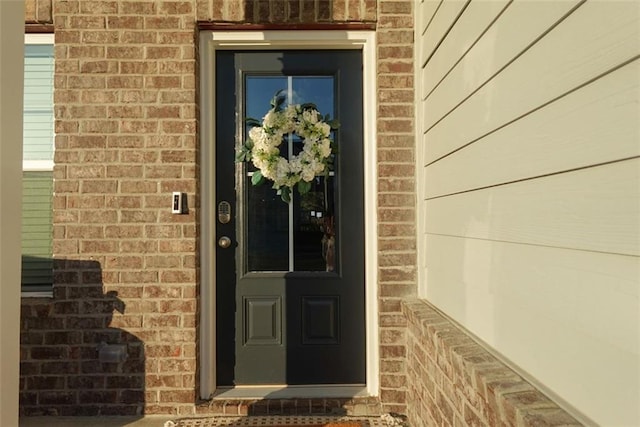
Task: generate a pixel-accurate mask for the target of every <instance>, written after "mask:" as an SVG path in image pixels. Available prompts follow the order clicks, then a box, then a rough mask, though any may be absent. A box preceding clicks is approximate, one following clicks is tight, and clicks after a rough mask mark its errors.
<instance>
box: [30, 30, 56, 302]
mask: <svg viewBox="0 0 640 427" xmlns="http://www.w3.org/2000/svg"><path fill="white" fill-rule="evenodd" d="M53 74H54V69H53V34H27V35H25V55H24V111H23V114H24V119H23V155H22V159H23V161H22V171H23V181H22V290H23V292H39V291H49V290H51V286H52V283H53V259H52V256H53V254H52V251H53V250H52V243H53V151H54V120H53V117H54V116H53Z"/></svg>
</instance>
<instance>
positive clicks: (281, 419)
mask: <svg viewBox="0 0 640 427" xmlns="http://www.w3.org/2000/svg"><path fill="white" fill-rule="evenodd" d="M405 425H406V424H404V423H402V422H401V420H399V419H397V418H395V417H392V416H389V415H388V414H385V415H382V416H380V417H331V416H308V415H305V416H295V415H291V416H284V415H271V416H247V417H229V416H213V417H193V418H180V419H177V420H175V421H167V422H166V423H165V424H164V427H400V426H405Z"/></svg>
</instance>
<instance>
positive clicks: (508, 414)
mask: <svg viewBox="0 0 640 427" xmlns="http://www.w3.org/2000/svg"><path fill="white" fill-rule="evenodd" d="M402 312H403V314H404V315H405V317H406V318H407V321H408V336H407V361H408V362H407V363H408V369H409V370H408V373H407V378H408V382H409V383H410V384H409V393H408V396H407V399H408V402H407V404H408V409H409V411H408V412H409V413H410V419H411V416H413V417H414V418H416V417H417V418H416V419H417V420H421V421H425V420H424V419H423V418H430V419H431V420H432V421H436V422H438V424H442V423H443V421H445V420H446V422H448V423H450V424H451V425H455V424H456V423H460V422H462V423H464V424H467V425H469V424H475V423H478V422H479V423H480V424H489V425H509V426H541V425H544V426H557V425H563V426H580V425H582V424H581V423H580V422H578V421H577V420H576V419H575V418H573V417H572V416H571V415H570V414H568V413H567V412H566V411H564V410H563V409H562V408H560V407H559V406H558V405H557V404H556V403H555V402H553V401H551V400H550V399H549V398H547V397H546V396H545V395H544V394H542V392H540V391H539V390H537V389H536V388H535V387H533V386H532V385H531V384H530V383H528V382H527V381H525V380H524V379H523V378H522V377H520V376H519V375H518V374H517V373H516V372H515V371H513V370H512V369H510V368H509V367H507V366H506V365H505V364H503V363H502V362H500V361H499V360H498V359H497V358H496V357H495V356H493V355H492V354H490V353H489V352H488V351H487V350H486V349H485V348H484V347H483V346H482V345H481V344H479V343H478V342H477V341H475V340H473V339H472V338H471V337H470V336H469V335H468V334H467V333H466V332H465V331H463V330H462V329H461V328H460V327H459V326H457V325H455V324H454V323H453V322H452V321H450V320H449V319H447V318H446V317H445V316H443V315H442V314H441V313H440V312H439V311H437V309H436V308H435V307H433V306H432V305H431V304H429V303H427V302H426V301H423V300H417V299H409V300H405V301H403V303H402ZM425 375H426V376H427V377H426V378H425V377H424V376H425ZM415 380H418V381H415ZM411 382H414V384H411ZM421 410H422V411H424V410H426V411H427V414H425V413H421V412H420V411H421ZM446 422H445V424H446Z"/></svg>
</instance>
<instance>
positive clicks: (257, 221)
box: [245, 76, 289, 271]
mask: <svg viewBox="0 0 640 427" xmlns="http://www.w3.org/2000/svg"><path fill="white" fill-rule="evenodd" d="M286 88H287V78H286V77H282V76H248V77H247V79H246V82H245V115H246V117H251V118H254V119H256V120H262V118H263V117H264V115H265V114H266V113H267V111H268V110H269V108H271V106H270V102H271V99H272V98H273V95H274V94H275V93H276V92H278V91H279V90H283V89H286ZM248 130H249V128H248V127H247V129H245V135H246V132H248ZM245 138H246V136H245ZM285 146H286V144H285V145H283V148H285ZM282 155H286V152H283V153H282ZM255 170H256V169H255V167H253V165H250V164H247V165H246V171H247V177H245V193H246V195H245V197H246V212H247V221H246V224H247V228H246V235H245V242H246V248H247V249H246V256H247V267H248V271H288V270H289V210H288V207H287V205H286V204H285V203H283V202H282V200H280V196H278V195H277V194H276V192H275V190H273V189H272V188H271V186H270V185H269V183H264V184H262V185H259V186H254V185H252V184H251V173H252V172H253V171H255Z"/></svg>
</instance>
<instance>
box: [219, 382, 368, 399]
mask: <svg viewBox="0 0 640 427" xmlns="http://www.w3.org/2000/svg"><path fill="white" fill-rule="evenodd" d="M369 396H370V395H369V393H368V392H367V387H366V385H364V384H356V385H351V384H345V385H331V386H326V385H247V386H235V387H218V388H217V389H216V391H215V392H214V393H213V396H212V397H213V400H216V399H296V398H303V399H313V398H351V397H369Z"/></svg>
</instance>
